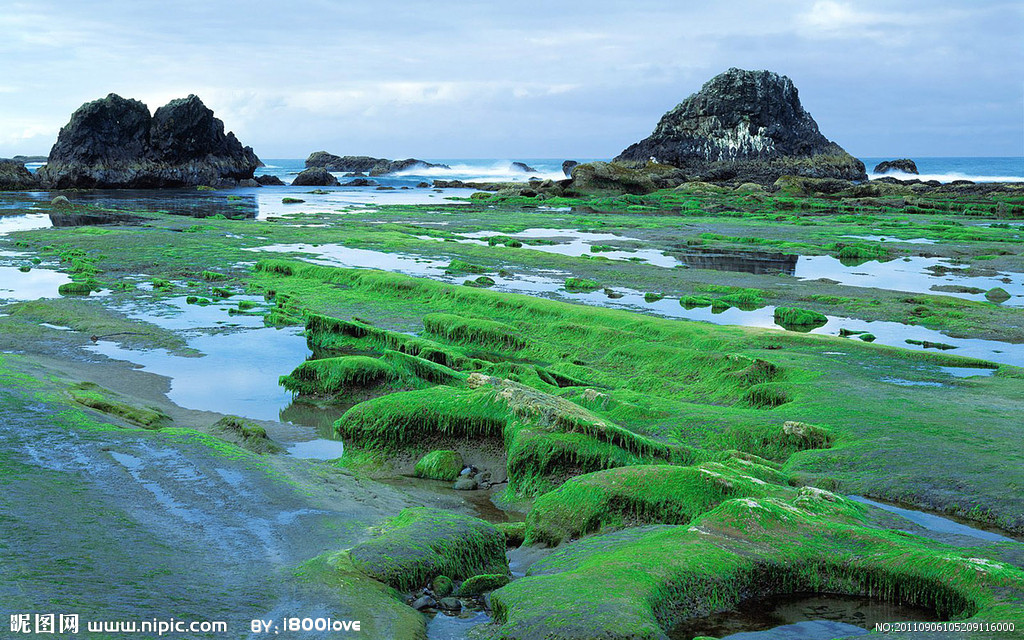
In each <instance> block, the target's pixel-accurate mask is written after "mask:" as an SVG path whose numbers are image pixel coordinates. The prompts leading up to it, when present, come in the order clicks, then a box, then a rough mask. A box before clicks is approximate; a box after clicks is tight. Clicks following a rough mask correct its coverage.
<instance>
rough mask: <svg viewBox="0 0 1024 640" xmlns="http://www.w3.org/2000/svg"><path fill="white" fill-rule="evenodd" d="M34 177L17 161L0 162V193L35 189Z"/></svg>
mask: <svg viewBox="0 0 1024 640" xmlns="http://www.w3.org/2000/svg"><path fill="white" fill-rule="evenodd" d="M38 186H39V184H38V183H37V182H36V177H35V176H34V175H32V173H31V172H30V171H29V170H28V169H26V168H25V163H24V162H21V161H19V160H0V191H19V190H22V189H35V188H37V187H38Z"/></svg>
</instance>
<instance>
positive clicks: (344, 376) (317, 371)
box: [280, 356, 396, 395]
mask: <svg viewBox="0 0 1024 640" xmlns="http://www.w3.org/2000/svg"><path fill="white" fill-rule="evenodd" d="M395 377H396V373H395V370H394V368H392V367H391V365H389V364H388V363H386V362H384V361H382V360H380V359H378V358H371V357H368V356H342V357H339V358H323V359H321V360H307V361H306V362H303V363H302V364H300V365H299V366H298V367H296V368H295V370H294V371H292V372H291V373H290V374H288V375H286V376H281V379H280V382H281V386H283V387H284V388H285V389H288V390H289V391H294V392H296V393H300V394H305V395H335V394H338V393H341V392H343V391H345V390H346V389H349V388H351V387H355V386H360V387H362V386H368V385H373V384H378V383H381V382H385V381H387V380H390V379H393V378H395Z"/></svg>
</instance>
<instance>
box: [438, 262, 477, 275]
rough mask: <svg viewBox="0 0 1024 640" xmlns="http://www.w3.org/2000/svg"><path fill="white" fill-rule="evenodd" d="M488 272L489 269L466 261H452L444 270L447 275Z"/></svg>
mask: <svg viewBox="0 0 1024 640" xmlns="http://www.w3.org/2000/svg"><path fill="white" fill-rule="evenodd" d="M487 271H488V269H486V268H484V267H481V266H480V265H477V264H472V263H469V262H466V261H465V260H452V261H451V262H449V263H448V266H447V267H445V269H444V272H445V273H487Z"/></svg>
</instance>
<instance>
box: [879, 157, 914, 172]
mask: <svg viewBox="0 0 1024 640" xmlns="http://www.w3.org/2000/svg"><path fill="white" fill-rule="evenodd" d="M894 171H900V172H903V173H911V174H913V175H915V176H916V175H918V173H917V163H915V162H914V161H913V160H911V159H910V158H900V159H898V160H886V161H884V162H879V163H878V164H876V165H875V169H874V173H892V172H894Z"/></svg>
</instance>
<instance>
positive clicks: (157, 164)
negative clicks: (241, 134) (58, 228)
mask: <svg viewBox="0 0 1024 640" xmlns="http://www.w3.org/2000/svg"><path fill="white" fill-rule="evenodd" d="M259 162H260V161H259V158H257V157H256V154H255V153H253V151H252V149H251V148H250V147H243V146H242V144H241V143H240V142H239V141H238V139H237V138H236V137H235V135H234V134H233V133H230V132H228V133H224V123H223V122H221V121H220V119H218V118H216V117H214V115H213V111H211V110H210V109H209V108H207V107H206V105H204V104H203V103H202V101H201V100H200V99H199V98H198V97H196V96H194V95H190V96H189V97H187V98H182V99H178V100H172V101H171V102H169V103H167V104H166V105H164V106H163V107H160V108H159V109H157V110H156V113H155V114H153V115H152V116H150V113H149V109H148V108H147V107H146V105H145V104H143V103H141V102H139V101H138V100H129V99H125V98H122V97H121V96H119V95H117V94H113V93H112V94H110V95H108V96H107V97H106V98H103V99H101V100H94V101H92V102H89V103H86V104H84V105H82V106H81V107H79V108H78V110H76V111H75V113H74V114H72V116H71V120H70V122H68V124H67V125H65V126H64V128H62V129H61V130H60V133H59V134H58V136H57V142H56V143H55V144H54V145H53V149H52V150H51V151H50V157H49V161H48V162H47V164H46V165H45V166H44V167H42V168H40V170H39V173H38V179H39V182H40V183H41V184H42V185H43V186H45V187H48V188H56V189H69V188H97V189H110V188H144V189H145V188H161V187H190V186H200V185H207V186H235V185H238V184H239V183H241V182H244V181H248V180H252V179H253V172H254V171H255V170H256V167H257V166H258V165H259Z"/></svg>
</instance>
